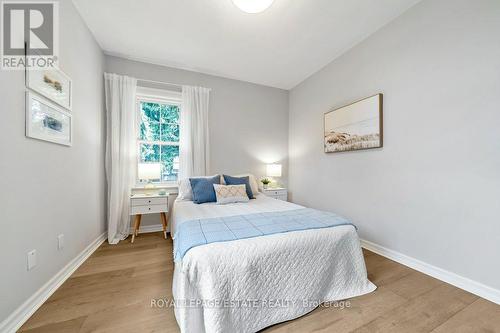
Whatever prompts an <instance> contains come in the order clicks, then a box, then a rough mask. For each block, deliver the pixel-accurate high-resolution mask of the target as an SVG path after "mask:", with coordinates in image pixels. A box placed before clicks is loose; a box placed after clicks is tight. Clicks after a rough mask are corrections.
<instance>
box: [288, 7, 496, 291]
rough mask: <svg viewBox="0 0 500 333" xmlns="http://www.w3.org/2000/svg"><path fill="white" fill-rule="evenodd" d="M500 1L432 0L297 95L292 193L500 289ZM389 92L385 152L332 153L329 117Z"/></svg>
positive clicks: (378, 238) (382, 240) (376, 237)
mask: <svg viewBox="0 0 500 333" xmlns="http://www.w3.org/2000/svg"><path fill="white" fill-rule="evenodd" d="M499 17H500V2H499V1H498V0H478V1H471V0H426V1H423V2H421V3H419V4H418V5H416V6H415V7H413V8H412V9H410V10H409V11H407V12H406V13H405V14H403V15H402V16H400V17H399V18H397V19H396V20H395V21H393V22H392V23H390V24H389V25H387V26H385V27H384V28H382V29H381V30H379V31H378V32H376V33H375V34H373V35H372V36H371V37H369V38H368V39H366V40H365V41H363V42H362V43H360V44H359V45H357V46H356V47H354V48H353V49H351V50H350V51H348V52H346V53H345V54H344V55H343V56H342V57H340V58H338V59H336V60H335V61H333V62H332V63H330V64H329V65H328V66H326V67H325V68H324V69H322V70H321V71H320V72H318V73H316V74H315V75H313V76H312V77H310V78H309V79H307V80H306V81H304V82H303V83H301V84H300V85H299V86H297V87H295V88H294V89H293V90H292V91H291V92H290V115H289V121H290V128H289V147H290V156H289V167H290V172H289V188H290V189H291V192H292V197H293V200H294V201H295V202H297V203H299V204H305V205H307V206H312V207H316V208H320V209H325V210H330V211H336V212H338V213H340V214H343V215H345V216H347V217H349V218H351V219H352V220H353V221H354V222H355V223H356V224H357V225H358V226H359V232H360V235H361V237H362V238H364V239H366V240H369V241H372V242H375V243H377V244H379V245H382V246H385V247H387V248H390V249H393V250H396V251H399V252H401V253H403V254H406V255H408V256H411V257H414V258H417V259H420V260H422V261H424V262H426V263H430V264H432V265H435V266H438V267H440V268H443V269H446V270H449V271H452V272H454V273H456V274H459V275H462V276H464V277H467V278H470V279H473V280H476V281H479V282H481V283H483V284H486V285H488V286H491V287H493V288H496V289H500V279H499V276H500V265H498V262H499V260H500V256H499V255H500V173H499V170H500V130H499V125H500V39H499V32H500V20H499V19H498V18H499ZM379 92H381V93H383V94H384V148H382V149H375V150H367V151H357V152H345V153H336V154H325V153H323V137H322V135H323V113H324V112H326V111H328V110H329V109H330V108H332V107H338V106H342V105H344V104H347V103H349V102H352V101H355V100H358V99H360V98H363V97H366V96H371V95H373V94H375V93H379Z"/></svg>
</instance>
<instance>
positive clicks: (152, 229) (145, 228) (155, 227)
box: [129, 224, 168, 235]
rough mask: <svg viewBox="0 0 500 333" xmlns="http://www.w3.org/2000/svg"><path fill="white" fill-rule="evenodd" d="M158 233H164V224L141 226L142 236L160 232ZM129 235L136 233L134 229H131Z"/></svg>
mask: <svg viewBox="0 0 500 333" xmlns="http://www.w3.org/2000/svg"><path fill="white" fill-rule="evenodd" d="M158 231H163V225H162V224H153V225H145V226H141V227H140V228H139V233H140V234H146V233H149V232H158ZM167 231H168V230H167ZM129 233H130V235H132V234H133V233H134V228H133V227H130V230H129Z"/></svg>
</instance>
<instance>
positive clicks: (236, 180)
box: [223, 175, 255, 199]
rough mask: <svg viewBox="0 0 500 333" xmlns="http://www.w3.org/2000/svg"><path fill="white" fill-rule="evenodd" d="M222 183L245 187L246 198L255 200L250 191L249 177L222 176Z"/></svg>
mask: <svg viewBox="0 0 500 333" xmlns="http://www.w3.org/2000/svg"><path fill="white" fill-rule="evenodd" d="M223 177H224V182H225V183H226V184H227V185H245V189H246V191H247V196H248V198H250V199H255V197H254V195H253V191H252V187H251V186H250V177H248V176H245V177H232V176H228V175H223Z"/></svg>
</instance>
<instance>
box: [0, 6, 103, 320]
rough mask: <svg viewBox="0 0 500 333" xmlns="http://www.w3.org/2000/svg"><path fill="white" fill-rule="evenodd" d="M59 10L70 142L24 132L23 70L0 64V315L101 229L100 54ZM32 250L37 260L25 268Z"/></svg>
mask: <svg viewBox="0 0 500 333" xmlns="http://www.w3.org/2000/svg"><path fill="white" fill-rule="evenodd" d="M59 10H60V38H61V39H60V65H61V68H62V69H63V70H64V71H65V72H66V73H67V74H68V75H69V76H70V77H71V78H72V79H73V85H74V88H73V94H74V98H73V103H74V107H73V112H72V114H73V121H74V123H73V125H74V137H73V146H72V147H65V146H60V145H56V144H52V143H49V142H44V141H38V140H34V139H29V138H26V137H25V135H24V128H25V121H24V92H25V88H24V72H21V71H3V70H0V110H1V113H2V115H1V120H0V156H1V157H0V189H1V191H0V212H1V222H0V224H1V228H0V230H1V236H0V237H1V241H0V263H1V266H2V268H1V269H0V295H1V296H0V322H1V321H2V320H3V319H5V318H6V317H7V316H8V315H9V314H10V313H12V312H13V311H14V310H15V309H16V308H17V307H19V306H20V305H21V304H22V303H23V302H24V301H25V300H26V299H27V298H28V297H30V296H31V295H33V294H34V293H35V292H36V291H37V290H38V289H39V288H40V287H41V286H42V285H43V284H45V283H46V282H47V281H48V280H49V279H50V278H52V277H53V276H54V275H55V274H56V273H57V272H58V271H59V270H60V269H62V268H63V267H64V266H65V265H66V264H67V263H68V262H69V261H70V260H71V259H73V258H75V257H76V256H77V254H79V253H80V252H81V251H82V250H83V249H84V248H86V247H87V246H88V245H89V244H90V243H92V241H94V240H95V239H96V238H97V237H98V236H99V235H100V234H102V233H103V232H104V231H105V228H106V226H105V190H104V186H105V178H104V146H105V144H104V143H105V140H104V128H105V127H104V122H105V113H104V108H103V74H102V73H103V69H104V56H103V54H102V51H101V50H100V48H99V46H98V45H97V43H96V42H95V40H94V39H93V37H92V35H91V34H90V32H89V31H88V29H87V28H86V26H85V25H84V23H83V21H82V19H81V18H80V16H79V14H78V13H77V11H76V10H75V8H74V7H73V5H72V3H71V1H61V2H60V7H59ZM60 233H64V234H65V248H64V250H63V251H61V252H58V251H57V235H58V234H60ZM31 249H36V250H37V251H38V266H37V267H36V268H35V269H33V270H31V271H29V272H28V271H27V269H26V253H27V252H28V251H29V250H31Z"/></svg>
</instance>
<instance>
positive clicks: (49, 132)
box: [26, 91, 73, 146]
mask: <svg viewBox="0 0 500 333" xmlns="http://www.w3.org/2000/svg"><path fill="white" fill-rule="evenodd" d="M72 132H73V128H72V119H71V114H70V113H68V112H66V111H64V109H63V108H61V107H59V106H57V105H55V104H53V103H51V102H49V101H48V100H46V99H45V98H43V97H40V96H38V95H37V94H34V93H32V92H30V91H27V92H26V136H28V137H30V138H34V139H39V140H44V141H49V142H54V143H58V144H61V145H65V146H71V141H72V140H71V138H72V134H73V133H72Z"/></svg>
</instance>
